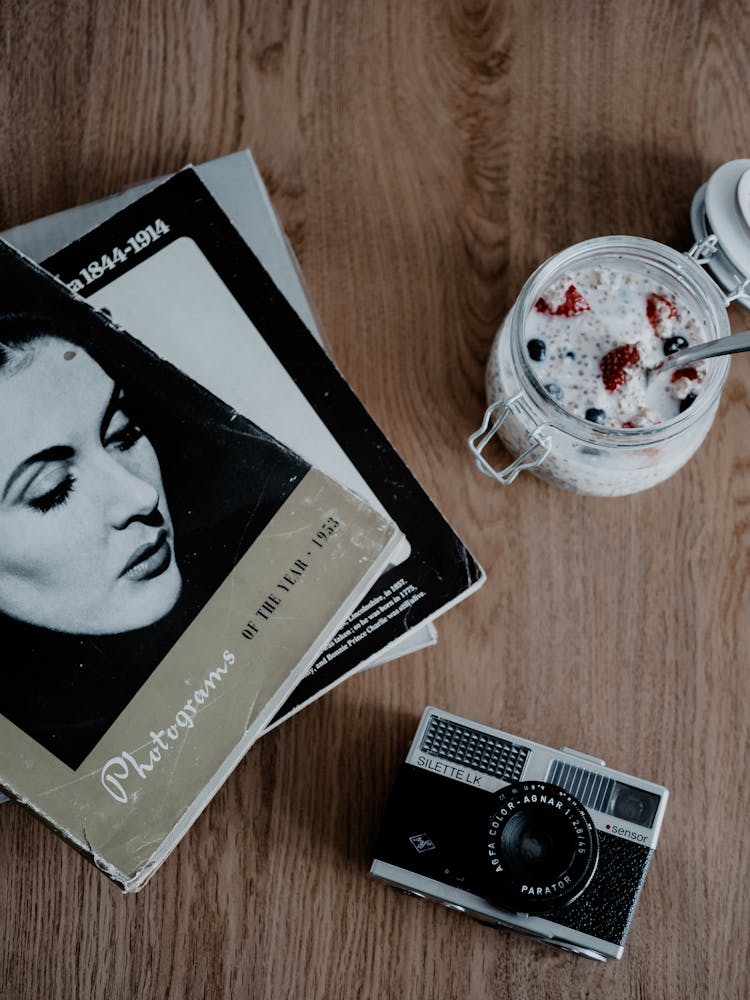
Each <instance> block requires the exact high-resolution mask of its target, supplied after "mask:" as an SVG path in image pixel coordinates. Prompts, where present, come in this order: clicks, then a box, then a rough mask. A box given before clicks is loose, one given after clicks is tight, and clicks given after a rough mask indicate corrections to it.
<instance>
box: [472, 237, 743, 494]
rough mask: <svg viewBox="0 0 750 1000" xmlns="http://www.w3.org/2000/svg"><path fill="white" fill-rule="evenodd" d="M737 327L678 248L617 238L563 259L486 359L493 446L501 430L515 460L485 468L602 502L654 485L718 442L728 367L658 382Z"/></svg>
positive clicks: (543, 270)
mask: <svg viewBox="0 0 750 1000" xmlns="http://www.w3.org/2000/svg"><path fill="white" fill-rule="evenodd" d="M729 332H730V331H729V322H728V318H727V313H726V304H725V301H724V298H723V295H722V293H721V292H720V290H719V289H718V287H717V286H716V285H715V284H714V283H713V281H712V280H711V279H710V278H709V277H708V276H707V275H706V274H705V272H704V271H703V270H702V269H701V267H700V266H699V265H698V264H696V263H695V261H693V260H692V259H691V258H690V257H688V256H687V255H685V254H681V253H679V252H678V251H677V250H673V249H672V248H671V247H668V246H665V245H664V244H661V243H656V242H654V241H652V240H645V239H640V238H639V237H631V236H606V237H599V238H597V239H593V240H587V241H586V242H584V243H579V244H576V245H575V246H572V247H569V248H568V249H567V250H563V251H562V252H561V253H559V254H557V255H556V256H555V257H552V258H550V259H549V260H548V261H546V262H545V263H544V264H542V265H541V266H540V267H539V268H538V269H537V271H535V272H534V274H533V275H532V276H531V277H530V278H529V279H528V281H527V282H526V284H525V285H524V287H523V289H522V290H521V293H520V295H519V297H518V299H517V301H516V302H515V303H514V305H513V306H512V308H511V310H510V312H509V313H508V315H507V316H506V318H505V321H504V322H503V325H502V327H501V328H500V330H499V331H498V333H497V336H496V337H495V341H494V343H493V345H492V350H491V352H490V357H489V361H488V363H487V400H488V404H489V407H488V410H487V413H486V414H485V420H486V421H487V423H486V424H485V427H486V428H490V429H489V431H488V433H487V434H486V435H485V439H484V441H487V440H489V438H490V437H492V436H494V435H497V437H498V438H499V439H500V440H501V441H502V442H503V444H504V445H505V446H506V448H507V450H508V451H509V452H510V454H511V456H512V457H514V458H515V460H514V461H513V462H511V463H510V464H509V465H507V466H506V467H505V468H504V469H502V470H499V469H495V468H494V467H493V466H491V465H490V464H489V463H488V462H487V460H486V458H485V456H482V455H481V453H480V454H477V452H476V451H475V460H476V461H477V465H478V466H479V468H480V470H481V471H483V472H484V473H485V474H487V475H490V476H492V477H493V478H495V479H496V480H498V481H499V482H501V483H509V482H512V481H513V480H514V479H515V477H516V475H517V474H518V472H519V471H521V470H523V469H529V470H531V471H533V473H534V474H535V475H537V476H539V477H541V478H543V479H546V480H548V481H549V482H552V483H555V484H556V485H558V486H562V487H564V488H565V489H569V490H574V491H576V492H578V493H589V494H592V495H596V496H620V495H624V494H627V493H635V492H637V491H639V490H643V489H646V488H648V487H651V486H655V485H656V484H657V483H660V482H662V481H663V480H664V479H666V478H668V477H669V476H671V475H672V474H673V473H674V472H676V471H677V470H678V469H679V468H680V467H681V466H682V465H684V464H685V462H687V461H688V459H689V458H690V457H691V456H692V455H693V454H694V452H695V451H696V450H697V449H698V447H699V446H700V444H701V442H702V441H703V439H704V438H705V436H706V434H707V433H708V431H709V429H710V427H711V424H712V422H713V419H714V416H715V414H716V410H717V407H718V403H719V397H720V394H721V390H722V388H723V385H724V383H725V381H726V377H727V373H728V370H729V361H728V359H727V358H713V359H712V360H710V361H708V362H698V363H694V364H687V365H685V366H683V367H681V368H678V369H676V370H668V371H667V372H665V373H663V374H658V373H654V374H653V375H652V377H651V378H649V377H648V373H649V372H650V371H652V370H653V369H655V368H657V367H658V365H659V364H660V363H661V362H663V361H664V360H665V359H666V358H667V357H668V356H669V355H671V354H672V353H674V351H677V350H680V349H681V348H683V347H688V346H692V345H695V344H697V343H701V342H705V341H708V340H715V339H716V338H718V337H724V336H728V334H729ZM477 433H478V434H479V433H480V432H477ZM473 440H474V446H475V445H476V441H477V440H478V438H474V436H473ZM471 442H472V439H470V443H471ZM481 447H482V448H483V447H484V443H483V444H482V446H481ZM473 450H474V448H473Z"/></svg>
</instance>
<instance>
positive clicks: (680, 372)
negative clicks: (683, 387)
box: [672, 365, 700, 382]
mask: <svg viewBox="0 0 750 1000" xmlns="http://www.w3.org/2000/svg"><path fill="white" fill-rule="evenodd" d="M681 378H689V379H690V381H691V382H695V381H696V380H697V379H699V378H700V376H699V375H698V372H697V371H696V369H695V368H693V366H692V365H690V366H689V367H687V368H677V369H676V370H675V371H673V372H672V381H673V382H677V381H678V380H679V379H681Z"/></svg>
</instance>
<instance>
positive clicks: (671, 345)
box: [662, 337, 688, 357]
mask: <svg viewBox="0 0 750 1000" xmlns="http://www.w3.org/2000/svg"><path fill="white" fill-rule="evenodd" d="M687 345H688V342H687V340H686V339H685V338H684V337H668V338H667V339H666V340H665V341H664V343H663V344H662V348H663V350H664V353H665V354H666V356H667V357H669V355H670V354H674V352H675V351H681V350H682V348H683V347H687Z"/></svg>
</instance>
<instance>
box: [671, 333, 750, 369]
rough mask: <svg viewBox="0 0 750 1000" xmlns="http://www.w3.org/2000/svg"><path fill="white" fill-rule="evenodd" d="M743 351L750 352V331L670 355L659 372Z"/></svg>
mask: <svg viewBox="0 0 750 1000" xmlns="http://www.w3.org/2000/svg"><path fill="white" fill-rule="evenodd" d="M741 351H750V330H746V331H745V332H744V333H733V334H732V336H731V337H719V339H718V340H709V341H708V343H705V344H696V345H695V347H683V349H682V350H681V351H675V353H674V354H670V355H669V357H668V358H667V359H666V360H665V361H663V362H662V364H661V365H660V366H659V371H660V372H664V371H669V370H670V369H672V368H681V367H682V366H683V365H686V364H690V362H692V361H703V360H704V358H716V357H719V355H722V354H739V353H740V352H741Z"/></svg>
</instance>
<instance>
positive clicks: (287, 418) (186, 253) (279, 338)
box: [11, 153, 484, 723]
mask: <svg viewBox="0 0 750 1000" xmlns="http://www.w3.org/2000/svg"><path fill="white" fill-rule="evenodd" d="M198 174H200V177H199V176H198ZM201 178H204V179H205V181H206V184H205V185H204V184H203V183H202V182H201ZM151 183H152V184H153V183H154V182H151ZM259 186H260V189H261V193H263V191H262V181H261V179H260V175H259V174H258V172H257V169H256V168H255V166H254V164H253V163H252V160H251V158H250V157H249V155H248V154H247V153H240V154H233V155H231V156H228V157H223V158H222V159H220V160H217V161H212V163H209V164H204V165H203V166H202V167H199V168H198V170H197V171H195V170H193V169H187V170H183V171H181V172H180V173H179V174H177V175H175V176H174V177H173V179H171V180H169V181H166V182H163V183H161V184H160V185H159V186H157V187H156V188H152V190H151V191H150V192H149V193H146V194H145V195H142V196H141V197H140V198H138V200H136V201H134V202H131V201H129V200H128V199H130V198H131V197H132V196H133V192H132V191H131V192H128V193H127V194H126V196H123V198H125V199H126V200H128V203H127V204H126V206H125V207H124V208H122V209H121V210H120V211H118V212H115V211H114V209H115V208H116V207H117V206H118V205H121V204H122V201H123V198H118V199H115V206H114V207H112V206H109V207H105V205H104V204H102V205H101V206H100V208H99V209H98V210H97V212H95V213H92V212H91V211H88V212H86V213H85V220H86V221H85V222H83V223H82V221H81V220H80V219H73V220H72V221H71V220H70V219H69V218H68V216H69V215H70V214H71V213H63V214H62V216H58V217H54V219H53V220H44V219H42V220H38V221H37V222H35V223H31V224H29V225H27V226H24V227H20V229H18V230H15V231H14V232H13V233H12V234H11V235H12V236H13V238H14V239H16V238H17V239H20V240H21V244H22V245H26V246H29V247H30V248H34V247H35V248H36V251H37V252H38V250H39V248H40V247H41V246H44V245H45V244H46V245H49V239H50V238H51V237H53V238H54V239H56V240H57V245H58V246H59V245H60V240H61V237H62V234H63V233H71V231H72V232H80V231H81V226H82V225H85V224H89V225H90V224H91V223H92V222H93V221H94V220H95V219H97V218H102V213H103V212H104V213H106V214H111V217H110V218H106V221H104V222H101V223H100V224H99V225H97V226H96V227H95V228H94V229H91V231H90V232H88V233H86V234H85V235H84V236H82V237H81V238H79V239H77V240H76V241H75V242H73V243H70V244H69V245H68V246H67V247H65V248H64V249H62V250H60V251H58V252H56V253H55V254H54V255H53V256H52V257H49V258H47V260H46V261H45V266H48V267H49V268H50V269H51V270H52V271H53V272H54V273H56V274H59V275H60V277H61V278H62V279H63V280H65V281H66V282H70V283H71V287H73V288H75V289H76V291H78V293H79V294H80V295H82V296H84V297H86V298H87V299H88V300H89V301H91V302H93V303H94V304H95V305H97V306H99V307H102V308H107V309H109V310H110V311H111V314H112V317H113V319H114V320H115V321H116V322H119V323H122V325H123V326H124V327H125V328H126V329H128V330H129V331H130V332H131V333H132V334H134V335H135V336H137V337H139V338H140V339H142V340H143V341H144V342H145V343H147V344H149V345H150V346H151V347H152V348H153V350H154V351H156V352H157V353H165V354H167V355H168V356H171V357H176V358H178V359H179V361H178V363H179V364H180V366H181V367H182V368H183V369H184V370H185V371H188V372H189V373H190V374H191V375H192V376H193V377H194V378H195V379H196V380H197V381H200V382H203V383H204V384H205V385H207V386H208V387H209V388H211V389H212V390H213V391H214V392H216V393H217V394H219V395H221V396H222V397H223V398H226V399H228V400H230V401H231V402H232V403H233V405H234V406H235V407H236V408H237V409H238V410H239V411H240V412H241V413H243V414H244V415H246V416H247V417H249V418H250V419H251V420H255V421H256V422H258V423H259V424H261V425H262V426H264V427H266V428H268V429H269V430H271V431H272V433H274V434H275V435H276V436H277V437H279V438H281V439H282V440H284V441H285V442H287V443H288V444H290V445H292V447H294V448H295V450H296V451H298V452H299V453H300V454H302V455H305V456H306V457H307V458H308V460H311V461H312V462H313V463H314V464H316V465H317V466H319V467H320V468H322V469H323V470H324V471H326V472H327V473H328V474H329V475H331V476H333V478H335V479H337V480H339V481H340V482H342V483H344V484H345V485H346V486H348V487H349V488H350V489H352V490H354V491H355V492H357V493H359V494H360V495H362V496H364V497H365V498H366V499H367V500H368V502H369V503H371V504H373V505H375V506H376V508H377V509H379V510H381V511H382V512H386V513H387V515H388V516H390V517H391V518H393V519H394V520H395V521H396V522H397V524H398V525H399V527H400V528H401V530H402V531H403V532H404V534H405V535H406V537H407V539H408V541H409V545H410V551H409V552H408V554H407V555H406V557H405V558H404V559H403V561H401V562H400V563H399V565H396V566H394V567H392V568H390V569H388V570H387V571H386V572H385V573H384V574H383V576H382V578H381V579H380V580H378V581H377V583H376V584H375V585H374V586H373V588H372V589H371V591H370V592H369V593H368V594H367V595H366V598H365V600H364V601H363V602H362V604H361V606H360V607H359V608H358V609H357V610H356V612H355V613H354V614H353V615H352V616H351V618H350V619H349V620H348V621H347V622H346V623H345V625H344V627H342V629H341V630H340V631H339V632H338V633H337V634H336V635H335V636H334V637H333V638H332V640H331V643H330V644H329V645H328V646H327V647H326V649H325V651H324V652H323V653H322V655H321V656H320V657H319V658H318V659H317V661H316V662H315V663H314V664H313V666H312V667H311V669H310V671H309V672H308V674H307V675H306V676H305V677H304V678H303V679H302V681H301V682H300V683H299V685H298V686H297V687H296V688H295V690H294V692H293V693H292V695H291V696H290V698H289V699H288V701H287V702H286V704H285V705H284V707H283V708H282V710H281V711H280V712H279V713H278V714H277V716H276V718H275V720H274V722H275V723H278V721H280V720H281V719H284V718H286V717H287V716H288V715H289V714H290V713H291V712H294V711H297V710H298V709H299V708H301V707H302V706H304V705H305V704H307V703H308V702H309V701H311V700H312V699H314V698H316V697H319V696H320V694H321V693H323V692H324V691H326V690H328V689H329V688H331V687H333V686H334V685H335V684H338V683H339V682H340V681H341V680H342V679H343V678H345V677H346V676H348V675H349V674H351V673H352V672H353V671H354V670H357V669H358V668H359V667H360V665H361V664H363V663H368V662H370V661H372V659H373V658H375V657H377V656H378V655H380V654H382V652H383V650H384V649H388V648H389V647H391V646H392V645H394V644H398V643H399V642H400V641H401V640H403V638H404V637H405V636H407V635H409V633H410V632H411V631H412V630H413V629H414V628H415V627H416V626H418V625H420V624H424V623H425V622H429V621H430V620H431V619H432V618H433V617H434V616H436V615H438V614H440V613H442V612H444V611H446V610H447V609H448V608H450V607H452V606H453V604H455V603H456V602H457V601H460V600H462V599H463V598H464V597H465V596H467V595H468V594H469V593H471V592H472V591H473V590H474V589H476V588H477V587H478V586H480V585H481V583H482V582H483V580H484V574H483V572H482V569H481V567H480V566H479V565H478V563H477V562H476V560H475V559H474V558H473V557H472V555H471V553H470V552H469V551H468V550H467V549H466V547H465V546H464V544H463V543H462V541H461V539H460V538H459V537H458V536H457V534H456V533H455V531H454V530H453V529H452V528H451V526H450V524H448V523H447V521H446V520H445V518H444V517H443V516H442V514H441V513H440V511H439V510H438V508H437V507H436V505H435V504H434V503H433V501H432V500H431V499H430V497H429V496H428V495H427V493H426V492H425V490H424V489H423V488H422V487H421V486H420V484H419V483H418V482H417V480H416V479H415V477H414V475H413V474H412V473H411V471H410V470H409V468H408V467H407V466H406V464H405V463H404V461H403V459H402V458H401V457H400V456H399V455H398V453H397V452H396V451H395V449H394V448H393V447H392V445H391V444H390V442H389V441H388V439H387V438H386V436H385V435H384V434H383V432H382V430H381V429H380V428H379V427H378V425H377V423H376V422H375V421H374V420H373V418H372V417H371V416H370V414H369V413H368V412H367V410H366V409H365V408H364V406H363V405H362V403H361V402H360V400H359V399H358V398H357V396H356V395H355V394H354V392H353V391H352V390H351V388H350V387H349V385H348V384H347V383H346V380H345V379H344V378H343V377H342V375H341V373H340V372H339V370H338V369H337V368H336V366H335V365H334V363H333V362H332V361H331V359H330V358H329V357H328V356H327V354H326V352H325V351H324V350H323V349H322V347H321V346H320V345H319V343H318V342H317V341H316V339H315V337H314V336H313V335H312V334H311V333H310V332H309V331H308V329H307V328H306V326H305V324H304V323H303V322H302V321H301V320H300V318H299V316H298V315H297V313H296V312H295V309H294V308H292V305H290V302H289V301H288V300H287V295H289V294H290V290H291V288H292V287H293V285H290V282H289V280H288V276H287V279H286V280H285V281H284V287H285V288H286V291H287V294H286V295H285V294H283V293H282V292H280V291H279V289H278V288H277V286H276V285H275V284H274V281H273V280H272V279H271V277H270V276H269V274H268V273H267V272H266V270H265V269H264V267H263V266H262V265H261V263H260V262H259V260H258V258H257V257H256V254H255V253H254V252H253V250H252V249H251V247H250V244H251V243H252V245H253V247H254V248H255V250H256V251H257V252H258V254H259V255H261V250H263V251H264V252H267V253H268V256H267V257H266V258H265V260H266V264H267V266H269V267H271V266H272V262H273V260H274V254H278V253H280V252H281V250H280V248H279V247H278V244H273V243H271V242H269V241H270V240H271V235H270V234H269V214H268V213H269V208H268V207H267V206H266V207H262V206H261V208H259V207H258V202H259V201H263V198H261V197H260V195H259ZM209 188H210V190H209ZM211 191H213V192H214V195H215V196H216V198H220V199H221V201H222V205H223V206H224V209H225V210H226V211H227V212H228V213H229V214H230V215H231V219H232V221H231V222H230V220H229V218H227V215H225V213H224V211H223V210H222V208H221V207H220V206H219V204H218V203H217V201H216V200H215V198H214V197H213V196H212V194H211ZM265 200H267V194H266V195H265ZM269 204H270V203H269ZM253 206H255V209H256V211H252V208H253ZM77 211H78V210H72V214H73V215H75V214H76V212H77ZM112 213H114V214H112ZM156 219H159V220H161V222H162V223H163V225H164V226H167V227H168V228H169V231H168V232H164V231H161V232H157V227H156V225H155V222H154V220H156ZM48 222H51V226H48ZM276 225H278V223H276ZM235 226H236V227H237V228H235ZM48 228H50V229H51V232H50V233H49V234H48V233H47V230H48ZM256 229H257V232H256ZM270 229H271V232H273V226H270ZM45 236H46V239H45ZM282 249H283V247H282ZM115 251H119V253H122V254H123V255H125V256H126V258H127V259H126V260H125V261H122V260H116V259H115V257H116V256H117V253H115ZM282 278H284V274H283V272H278V271H277V279H278V280H281V279H282ZM300 295H301V296H302V297H304V290H300V291H299V292H298V294H297V295H294V296H293V297H292V302H293V303H296V304H297V307H299V305H300ZM230 297H231V299H233V300H234V303H235V304H234V308H233V309H232V310H231V311H229V310H226V309H224V311H223V320H222V322H221V323H216V322H215V321H214V317H213V314H212V309H213V306H212V303H214V302H224V303H225V302H227V301H228V300H229V298H230ZM222 308H223V307H222ZM306 315H307V316H308V322H309V321H310V313H309V309H308V310H307V312H306ZM352 335H355V336H357V337H362V336H365V335H366V325H365V323H364V322H363V324H362V327H361V328H358V329H356V330H353V331H352ZM228 358H231V359H232V360H231V363H225V362H226V359H228Z"/></svg>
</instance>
